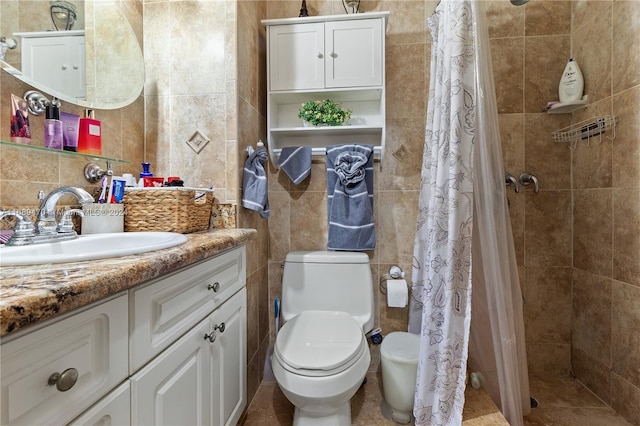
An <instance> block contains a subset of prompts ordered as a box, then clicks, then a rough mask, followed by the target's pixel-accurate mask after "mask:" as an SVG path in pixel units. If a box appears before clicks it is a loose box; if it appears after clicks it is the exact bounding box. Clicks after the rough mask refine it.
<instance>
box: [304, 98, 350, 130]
mask: <svg viewBox="0 0 640 426" xmlns="http://www.w3.org/2000/svg"><path fill="white" fill-rule="evenodd" d="M298 118H301V119H302V120H303V121H304V122H305V125H306V123H309V124H310V125H312V126H340V125H342V124H343V123H344V122H345V120H348V119H350V118H351V110H349V109H343V108H342V107H341V106H340V104H339V103H337V102H335V101H332V100H331V99H325V100H322V101H309V102H305V103H303V104H302V108H300V110H299V111H298Z"/></svg>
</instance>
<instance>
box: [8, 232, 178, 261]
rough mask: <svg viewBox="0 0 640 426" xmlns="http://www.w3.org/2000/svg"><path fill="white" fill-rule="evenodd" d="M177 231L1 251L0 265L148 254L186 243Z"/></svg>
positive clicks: (113, 235)
mask: <svg viewBox="0 0 640 426" xmlns="http://www.w3.org/2000/svg"><path fill="white" fill-rule="evenodd" d="M186 241H187V237H186V236H184V235H182V234H178V233H175V232H114V233H108V234H91V235H80V236H79V237H78V238H76V239H74V240H69V241H60V242H53V243H43V244H34V245H27V246H17V247H7V246H3V247H1V248H0V266H18V265H39V264H43V263H65V262H81V261H85V260H96V259H108V258H112V257H118V256H126V255H129V254H140V253H147V252H150V251H154V250H160V249H165V248H169V247H174V246H177V245H180V244H183V243H185V242H186Z"/></svg>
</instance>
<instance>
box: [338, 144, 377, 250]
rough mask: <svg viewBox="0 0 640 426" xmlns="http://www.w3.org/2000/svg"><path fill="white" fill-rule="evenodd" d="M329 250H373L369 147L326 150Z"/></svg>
mask: <svg viewBox="0 0 640 426" xmlns="http://www.w3.org/2000/svg"><path fill="white" fill-rule="evenodd" d="M327 207H328V214H329V242H328V249H329V250H350V251H364V250H373V249H374V248H375V246H376V233H375V228H374V223H373V146H372V145H356V144H352V145H332V146H329V147H327Z"/></svg>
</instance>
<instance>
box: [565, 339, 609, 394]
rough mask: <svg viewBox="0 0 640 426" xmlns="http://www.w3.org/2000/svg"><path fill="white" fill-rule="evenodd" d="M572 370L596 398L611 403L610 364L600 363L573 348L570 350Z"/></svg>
mask: <svg viewBox="0 0 640 426" xmlns="http://www.w3.org/2000/svg"><path fill="white" fill-rule="evenodd" d="M571 361H572V367H573V368H572V372H573V374H575V376H576V378H577V379H578V380H580V382H582V383H584V385H585V386H587V387H588V388H589V389H590V390H591V391H592V392H593V393H595V394H596V395H597V396H598V398H600V399H601V400H603V401H604V402H605V403H607V404H610V403H611V373H610V365H608V364H607V365H605V364H601V363H600V362H598V361H597V360H595V359H593V358H591V357H590V356H589V355H587V354H586V353H584V352H583V351H581V350H580V349H577V348H574V349H572V351H571Z"/></svg>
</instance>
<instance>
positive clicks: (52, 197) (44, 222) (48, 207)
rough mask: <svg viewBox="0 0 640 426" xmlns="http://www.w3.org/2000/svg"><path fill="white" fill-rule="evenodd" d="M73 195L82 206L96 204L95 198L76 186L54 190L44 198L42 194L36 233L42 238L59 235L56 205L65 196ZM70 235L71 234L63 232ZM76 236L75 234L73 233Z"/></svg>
mask: <svg viewBox="0 0 640 426" xmlns="http://www.w3.org/2000/svg"><path fill="white" fill-rule="evenodd" d="M67 194H71V195H73V196H75V197H76V198H77V199H78V201H79V202H80V204H81V205H85V204H90V203H94V202H95V200H94V199H93V196H92V195H91V194H89V193H88V192H87V191H85V190H84V189H82V188H78V187H75V186H63V187H60V188H57V189H54V190H53V191H51V192H50V193H49V194H47V195H46V196H44V195H43V194H42V193H40V198H41V201H40V211H39V212H38V220H36V231H37V233H38V235H40V236H47V235H48V236H54V235H57V234H58V223H57V222H56V205H57V204H58V200H60V197H62V196H63V195H67ZM63 233H64V234H69V232H63ZM73 234H74V235H75V232H73Z"/></svg>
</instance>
